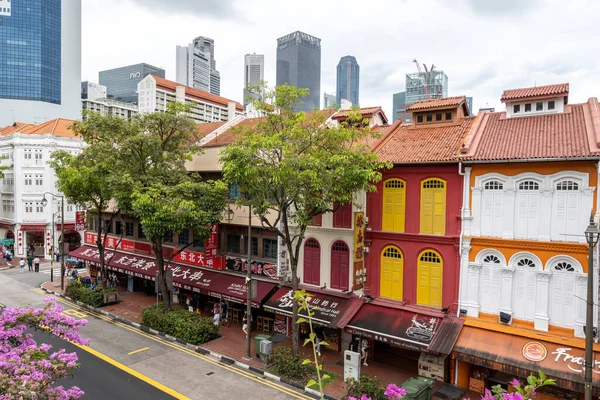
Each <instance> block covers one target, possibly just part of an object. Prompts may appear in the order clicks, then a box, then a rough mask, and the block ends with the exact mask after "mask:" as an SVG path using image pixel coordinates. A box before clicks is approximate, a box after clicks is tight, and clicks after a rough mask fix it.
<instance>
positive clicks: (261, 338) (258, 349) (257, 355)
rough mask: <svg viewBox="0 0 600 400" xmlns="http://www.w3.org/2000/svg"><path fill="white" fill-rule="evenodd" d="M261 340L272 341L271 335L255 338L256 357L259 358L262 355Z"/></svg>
mask: <svg viewBox="0 0 600 400" xmlns="http://www.w3.org/2000/svg"><path fill="white" fill-rule="evenodd" d="M261 340H271V335H256V336H254V345H255V346H256V357H259V356H260V354H258V353H259V352H260V341H261Z"/></svg>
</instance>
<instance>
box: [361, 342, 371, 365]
mask: <svg viewBox="0 0 600 400" xmlns="http://www.w3.org/2000/svg"><path fill="white" fill-rule="evenodd" d="M368 358H369V342H368V340H367V339H363V341H362V346H361V348H360V359H361V360H362V362H363V365H364V366H365V367H367V366H369V364H367V359H368Z"/></svg>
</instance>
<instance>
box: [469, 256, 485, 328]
mask: <svg viewBox="0 0 600 400" xmlns="http://www.w3.org/2000/svg"><path fill="white" fill-rule="evenodd" d="M480 274H481V264H480V263H469V274H468V278H467V282H468V286H467V303H466V306H467V315H468V316H469V317H475V318H477V317H479V307H480V302H479V290H480V279H479V276H480Z"/></svg>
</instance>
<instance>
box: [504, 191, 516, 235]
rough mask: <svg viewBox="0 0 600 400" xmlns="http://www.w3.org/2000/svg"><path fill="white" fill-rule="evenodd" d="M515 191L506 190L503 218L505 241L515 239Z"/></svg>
mask: <svg viewBox="0 0 600 400" xmlns="http://www.w3.org/2000/svg"><path fill="white" fill-rule="evenodd" d="M516 194H517V193H516V191H515V189H512V188H508V189H504V199H503V200H504V204H503V210H502V211H503V215H504V217H503V218H502V222H503V224H502V238H503V239H514V238H515V208H516V207H515V196H516Z"/></svg>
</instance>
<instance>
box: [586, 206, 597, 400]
mask: <svg viewBox="0 0 600 400" xmlns="http://www.w3.org/2000/svg"><path fill="white" fill-rule="evenodd" d="M599 237H600V230H599V229H598V226H597V225H596V224H595V223H594V220H593V219H592V218H590V224H589V225H588V227H587V229H586V230H585V238H586V240H587V243H588V273H587V275H588V276H587V299H586V303H587V304H586V319H585V379H584V382H585V391H584V393H585V400H592V369H593V368H594V354H593V342H592V341H593V339H594V246H596V244H597V243H598V238H599Z"/></svg>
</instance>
